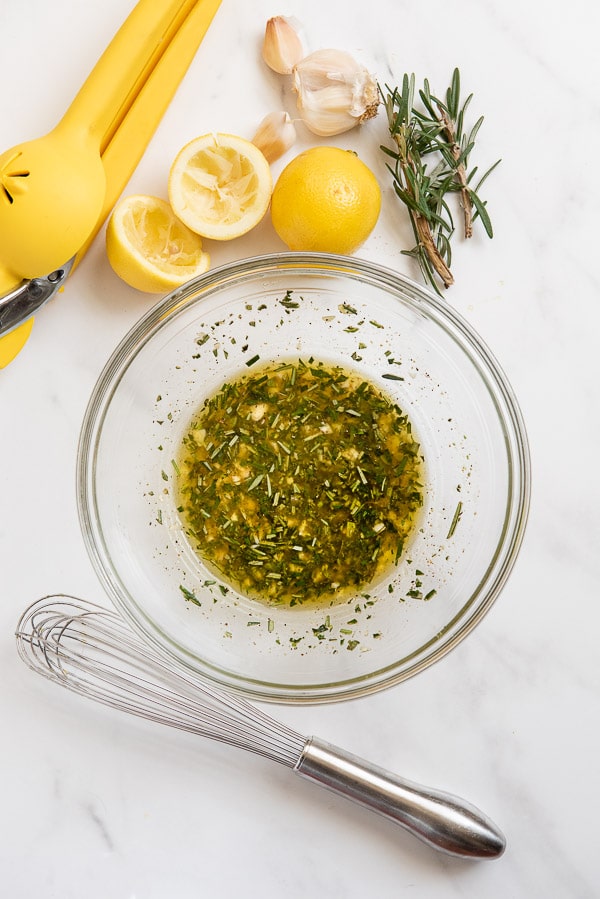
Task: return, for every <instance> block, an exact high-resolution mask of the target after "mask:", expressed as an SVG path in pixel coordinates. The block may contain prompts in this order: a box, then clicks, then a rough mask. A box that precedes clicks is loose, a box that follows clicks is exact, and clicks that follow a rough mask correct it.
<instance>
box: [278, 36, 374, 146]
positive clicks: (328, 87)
mask: <svg viewBox="0 0 600 899" xmlns="http://www.w3.org/2000/svg"><path fill="white" fill-rule="evenodd" d="M293 76H294V90H295V91H296V92H297V94H298V99H297V105H298V110H299V112H300V116H301V118H302V120H303V121H304V124H305V125H306V126H307V128H309V129H310V130H311V131H312V132H313V133H314V134H318V135H320V136H322V137H330V136H331V135H334V134H342V132H344V131H349V130H350V129H351V128H354V127H355V126H356V125H358V124H360V123H361V122H364V121H366V120H367V119H370V118H372V117H373V116H375V115H377V108H378V106H379V93H378V90H377V81H376V80H375V78H374V76H373V75H371V74H370V72H368V71H367V69H366V68H365V67H364V66H362V65H360V64H359V63H357V62H356V60H355V59H353V57H352V56H351V55H350V54H349V53H346V52H345V51H343V50H317V51H315V52H314V53H311V54H309V55H308V56H306V57H305V58H304V59H301V60H300V62H298V63H296V65H295V66H294V68H293Z"/></svg>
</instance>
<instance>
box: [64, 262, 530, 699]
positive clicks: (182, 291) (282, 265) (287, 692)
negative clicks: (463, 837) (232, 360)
mask: <svg viewBox="0 0 600 899" xmlns="http://www.w3.org/2000/svg"><path fill="white" fill-rule="evenodd" d="M307 268H308V269H310V270H311V271H313V272H315V273H319V272H323V273H325V274H332V275H340V276H350V277H357V278H359V279H365V278H366V279H368V280H371V281H375V282H376V284H377V285H378V286H379V287H382V288H386V287H388V286H389V287H393V289H394V292H397V291H398V288H399V287H400V288H401V289H403V290H405V291H408V293H409V294H410V295H411V299H412V300H413V301H415V302H417V303H418V304H421V305H422V306H423V307H424V308H426V309H428V310H433V311H434V312H435V316H436V317H439V318H441V319H443V320H444V321H445V322H448V323H449V324H450V326H451V327H452V329H454V330H455V331H456V332H457V333H458V335H459V336H460V338H461V339H462V341H464V342H466V343H467V345H468V347H469V350H470V353H471V354H472V356H474V359H473V360H472V361H476V363H477V368H478V369H479V371H480V373H481V374H483V373H485V378H484V380H485V382H486V384H487V385H488V389H489V388H490V385H491V386H492V387H493V388H494V390H490V393H491V395H492V399H493V402H494V405H495V407H496V410H497V412H498V416H499V421H500V423H501V427H502V431H503V435H504V442H505V446H506V449H507V456H508V460H509V466H508V475H509V477H508V487H507V511H506V514H505V519H504V526H503V529H502V533H501V535H500V538H499V540H498V543H497V546H496V551H495V553H494V555H493V557H492V558H491V560H490V562H489V565H488V567H487V569H486V571H485V572H484V574H483V576H482V578H481V579H480V581H479V584H478V586H477V589H476V590H475V591H474V592H473V594H472V596H471V597H470V600H469V602H468V603H465V605H463V606H462V607H461V609H460V612H459V613H458V614H457V615H456V616H454V618H453V619H452V620H451V621H450V622H448V623H447V624H446V626H445V627H444V628H443V630H442V632H441V633H442V634H443V633H444V632H446V631H449V630H451V629H452V626H453V624H455V623H456V621H457V619H459V618H460V617H463V618H464V621H463V623H462V625H461V626H460V627H458V628H457V629H456V630H455V631H454V632H453V633H452V634H451V636H450V638H449V639H447V640H440V639H439V636H440V635H436V638H435V640H433V639H432V640H430V641H429V642H428V643H427V644H425V645H424V646H421V647H419V650H418V651H417V652H418V655H419V658H417V659H416V661H414V663H412V664H409V665H408V666H404V667H403V668H402V669H401V670H395V669H394V665H393V664H392V665H387V666H385V668H383V669H379V670H377V671H374V672H369V673H368V674H367V675H358V676H356V677H353V678H350V679H346V680H344V681H341V682H336V683H334V684H319V685H317V686H314V685H311V686H309V687H307V686H306V685H285V684H273V683H271V682H263V681H259V680H254V679H251V678H249V677H247V676H239V677H238V676H232V675H230V674H227V676H225V677H224V676H223V675H224V672H222V671H221V669H219V668H218V666H216V665H214V664H212V663H210V662H209V663H207V662H206V661H205V660H199V659H198V658H197V657H196V656H194V654H193V653H191V652H189V651H188V650H186V649H184V648H183V647H180V646H178V645H177V644H176V642H175V641H173V640H171V639H170V638H168V637H167V635H165V634H164V633H163V632H162V631H161V630H160V628H159V627H158V626H157V625H155V624H154V622H153V621H152V620H151V619H150V618H149V617H147V616H145V622H142V621H140V619H139V617H138V616H136V615H135V614H134V613H133V612H132V610H131V608H130V607H129V605H128V603H127V602H126V601H125V599H124V598H123V596H122V595H121V592H120V590H119V588H118V586H117V584H116V583H115V580H114V578H113V577H112V576H111V571H110V569H111V568H113V566H112V563H111V561H110V558H109V559H108V560H105V559H104V557H103V554H102V552H101V549H100V545H99V544H100V543H101V541H99V540H98V539H97V534H99V533H100V532H101V528H100V527H99V524H98V522H97V520H96V518H95V515H94V503H93V501H90V494H91V495H92V497H93V491H91V486H92V485H93V483H94V471H95V460H96V454H97V442H98V438H99V436H100V434H101V432H102V424H103V420H104V417H105V415H106V413H107V410H108V408H109V406H110V403H111V401H112V398H113V396H114V395H115V393H116V391H117V389H118V386H119V383H120V381H121V378H122V377H123V375H124V373H125V371H126V368H127V361H128V360H129V359H131V358H133V356H132V351H133V350H135V351H136V352H137V351H139V349H141V348H142V347H143V346H144V345H145V343H146V342H147V341H148V340H150V339H151V338H152V336H153V334H154V333H155V328H156V327H157V326H158V325H160V322H161V321H162V320H163V319H164V320H166V319H167V318H169V317H170V316H169V313H171V312H173V311H175V310H176V309H177V307H182V308H184V307H185V305H186V300H188V299H190V298H194V297H197V296H198V294H199V293H206V291H208V290H210V291H211V292H213V291H216V290H218V289H220V288H221V287H223V286H225V285H226V284H229V283H232V282H234V281H239V279H240V278H242V279H243V277H244V276H245V278H246V279H250V278H251V277H252V278H253V277H256V276H257V274H260V275H262V276H264V275H266V274H267V273H268V272H269V271H277V272H280V271H284V270H286V269H287V270H290V271H295V270H300V269H303V270H306V269H307ZM495 391H497V395H496V392H495ZM500 405H502V411H501V410H500ZM515 482H516V484H515ZM515 486H516V491H515ZM76 497H77V509H78V517H79V524H80V529H81V533H82V536H83V541H84V544H85V547H86V550H87V553H88V556H89V558H90V560H91V562H92V566H93V568H94V570H95V572H96V574H97V576H98V577H99V579H100V582H101V584H102V585H103V586H104V589H105V591H106V593H107V594H108V596H109V598H110V599H111V601H112V602H113V604H114V605H115V607H116V608H117V609H118V611H119V612H120V613H121V614H122V615H123V616H124V617H125V619H126V620H127V621H128V623H129V624H130V625H131V626H132V627H133V629H134V630H135V631H137V632H138V634H139V635H141V636H142V637H143V638H145V639H146V640H147V641H149V642H150V643H151V644H152V645H153V646H154V648H155V649H156V650H157V651H158V652H159V653H161V654H163V655H167V656H168V657H169V658H170V659H171V660H173V658H176V659H177V660H178V661H179V662H180V663H181V664H182V665H183V666H184V667H186V668H188V669H192V670H193V671H194V672H195V673H196V675H198V676H201V677H205V678H206V679H208V680H211V681H213V682H214V683H217V684H219V685H220V686H222V687H223V686H225V687H226V688H228V689H233V690H235V691H238V692H241V693H243V694H244V695H245V696H248V697H251V698H254V699H259V700H261V701H266V702H269V701H271V702H278V703H294V704H311V703H313V704H314V703H324V702H332V701H339V700H346V699H352V698H357V697H359V696H365V695H368V694H371V693H374V692H376V691H379V690H381V689H384V688H387V687H390V686H393V685H395V684H398V683H401V682H402V681H405V680H408V679H409V678H412V677H414V676H415V675H416V674H418V673H419V672H421V671H423V670H425V669H426V668H429V667H430V666H431V665H433V664H435V663H436V662H438V661H439V660H441V659H442V658H443V657H445V656H446V655H447V654H448V653H449V652H450V651H451V650H452V649H454V648H456V646H458V644H459V643H461V642H462V640H463V639H464V638H465V637H466V636H467V635H468V634H469V633H470V632H471V631H472V630H473V629H474V628H475V627H476V626H477V625H478V624H479V623H480V622H481V620H482V619H483V618H484V616H485V615H486V614H487V612H488V611H489V610H490V608H491V607H492V605H493V604H494V603H495V601H496V599H497V598H498V596H499V595H500V593H501V591H502V589H503V588H504V586H505V584H506V581H507V579H508V577H509V575H510V573H511V572H512V570H513V567H514V565H515V562H516V559H517V557H518V554H519V552H520V549H521V546H522V542H523V538H524V534H525V529H526V525H527V520H528V516H529V507H530V498H531V457H530V450H529V442H528V437H527V432H526V428H525V423H524V419H523V415H522V412H521V409H520V407H519V404H518V401H517V399H516V396H515V393H514V391H513V389H512V386H511V385H510V383H509V381H508V378H507V377H506V375H505V373H504V371H503V369H502V367H501V366H500V364H499V363H498V361H497V359H496V357H495V356H494V354H493V353H492V352H491V350H490V349H489V347H488V346H487V344H486V342H485V341H484V340H483V339H482V338H481V336H480V335H479V334H478V333H477V331H476V330H475V328H473V326H471V325H470V324H469V323H468V322H467V321H466V320H465V319H464V318H463V317H462V315H461V314H460V313H458V312H457V311H456V310H455V309H454V308H453V307H452V306H450V305H449V304H448V303H447V302H446V301H445V300H444V298H443V297H440V296H438V295H436V294H435V293H434V292H433V291H432V290H430V289H429V288H428V287H426V286H424V285H422V284H419V283H417V282H415V281H413V280H411V279H410V278H408V277H407V276H405V275H403V274H401V273H399V272H396V271H395V270H394V269H392V268H390V267H387V266H384V265H381V264H379V263H374V262H371V261H368V260H364V259H361V258H356V257H354V256H352V257H350V256H337V255H332V254H326V253H297V252H282V253H269V254H263V255H259V256H252V257H248V258H246V259H242V260H236V261H233V262H229V263H225V264H224V265H221V266H219V267H217V268H215V269H212V270H209V271H208V272H206V273H205V274H203V275H201V276H199V277H198V278H195V279H193V280H192V281H189V282H187V283H186V284H185V285H183V286H182V287H179V288H177V289H176V290H174V291H171V292H170V293H168V294H167V295H166V296H164V297H162V298H161V299H159V300H158V301H157V302H156V303H155V304H154V305H153V306H151V308H150V309H149V310H148V311H147V312H146V313H144V314H143V315H142V316H141V317H140V318H139V319H138V320H137V321H136V322H135V323H134V325H133V326H132V327H131V328H130V329H129V331H128V332H127V333H126V334H125V335H124V337H123V338H122V339H121V341H120V342H119V343H118V345H117V346H116V347H115V348H114V350H113V351H112V353H111V355H110V356H109V358H108V360H107V361H106V363H105V365H104V366H103V368H102V370H101V372H100V375H99V376H98V378H97V381H96V383H95V386H94V388H93V390H92V393H91V395H90V398H89V400H88V403H87V407H86V409H85V412H84V416H83V420H82V424H81V430H80V435H79V441H78V446H77V464H76ZM500 558H501V564H500V565H499V566H498V568H497V570H496V571H495V573H494V576H493V579H492V581H491V583H488V578H489V574H490V571H492V570H493V569H494V568H495V567H496V566H497V563H498V560H499V559H500ZM107 562H108V564H107ZM113 570H114V573H115V574H116V573H117V572H116V570H115V569H114V568H113ZM482 590H483V591H484V592H485V596H484V598H483V600H482V601H480V603H479V605H478V606H477V608H476V609H475V610H474V611H473V612H472V613H471V614H469V615H466V616H465V610H467V609H468V608H470V607H472V606H473V605H474V603H475V602H476V600H478V599H479V598H480V593H481V592H482ZM142 614H143V613H142ZM433 643H437V644H438V645H437V646H436V647H435V648H434V649H433V651H432V652H429V653H427V654H426V655H423V650H425V649H426V648H427V647H428V646H430V645H431V644H433ZM169 644H170V645H169ZM415 654H417V653H415ZM194 660H196V661H202V671H201V672H200V671H199V669H198V667H197V665H196V664H194ZM408 660H410V656H408Z"/></svg>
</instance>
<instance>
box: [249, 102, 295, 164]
mask: <svg viewBox="0 0 600 899" xmlns="http://www.w3.org/2000/svg"><path fill="white" fill-rule="evenodd" d="M295 142H296V129H295V127H294V123H293V122H292V120H291V119H290V117H289V115H288V114H287V112H270V113H269V114H268V115H266V116H265V117H264V119H263V120H262V122H261V123H260V125H259V126H258V128H257V129H256V134H255V135H254V137H253V138H252V143H253V144H254V146H255V147H258V149H259V150H262V152H263V154H264V156H265V157H266V159H267V161H268V162H275V160H276V159H279V157H280V156H283V154H284V153H286V152H287V151H288V150H289V149H290V147H291V146H293V144H294V143H295Z"/></svg>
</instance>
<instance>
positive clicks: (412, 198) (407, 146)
mask: <svg viewBox="0 0 600 899" xmlns="http://www.w3.org/2000/svg"><path fill="white" fill-rule="evenodd" d="M380 92H381V96H382V99H383V103H384V106H385V109H386V113H387V119H388V127H389V132H390V136H391V138H392V140H393V141H394V145H395V146H394V148H393V149H391V148H390V147H386V146H382V147H381V149H382V150H383V152H384V153H386V154H387V155H388V156H390V157H391V158H392V159H393V164H388V169H389V170H390V172H391V173H392V177H393V184H394V190H395V192H396V194H397V196H398V197H399V198H400V200H402V202H403V203H404V204H405V206H406V207H407V209H408V214H409V217H410V221H411V225H412V228H413V232H414V235H415V240H416V245H415V246H414V247H413V249H412V250H406V251H404V252H406V254H407V255H408V256H412V257H413V258H415V259H416V260H417V261H418V263H419V265H420V268H421V271H422V273H423V277H424V278H425V280H426V281H428V282H429V283H430V284H431V285H432V287H434V289H435V290H436V291H437V292H438V293H440V290H439V286H438V285H439V282H440V281H441V283H442V284H443V285H444V287H450V285H451V284H453V283H454V277H453V275H452V272H451V271H450V266H451V263H452V252H451V246H450V240H451V238H452V236H453V234H454V231H455V227H454V220H453V217H452V211H451V208H450V206H449V204H448V197H449V195H450V194H453V193H458V194H459V195H460V202H461V205H462V209H463V221H464V236H465V238H470V237H471V236H472V234H473V223H474V222H475V221H476V219H477V218H479V219H480V220H481V223H482V225H483V227H484V229H485V232H486V234H487V235H488V237H490V238H491V237H493V230H492V223H491V221H490V217H489V214H488V211H487V208H486V203H485V201H483V200H481V198H480V197H479V190H480V188H481V185H482V184H483V182H484V181H485V180H486V178H487V177H488V176H489V175H490V173H491V172H492V171H493V170H494V169H495V168H496V166H497V165H498V164H499V162H500V160H498V161H497V162H495V163H494V165H492V166H491V167H490V168H489V169H488V170H487V172H485V174H484V175H483V176H482V177H481V178H480V179H479V181H478V182H477V184H476V185H475V186H473V183H474V178H475V175H476V173H477V167H474V168H473V169H471V170H470V171H467V169H468V164H469V157H470V155H471V152H472V150H473V147H474V146H475V139H476V137H477V133H478V131H479V129H480V128H481V125H482V123H483V117H480V118H479V119H478V120H477V121H476V123H475V125H474V126H473V127H472V128H471V129H470V130H469V131H466V130H465V113H466V111H467V109H468V106H469V104H470V102H471V99H472V97H473V95H472V94H469V96H468V97H467V99H466V100H465V101H464V103H462V104H461V99H460V73H459V70H458V69H455V70H454V72H453V75H452V81H451V84H450V87H449V88H448V90H447V91H446V97H445V100H441V99H439V98H438V97H436V96H434V95H433V94H432V93H431V89H430V86H429V82H428V81H427V80H425V81H424V85H423V88H422V89H421V90H420V91H419V95H418V96H419V99H420V101H421V104H420V107H417V106H415V76H414V75H410V76H409V75H404V78H403V79H402V87H401V88H399V87H395V88H390V87H389V86H388V85H386V86H385V91H383V90H381V88H380ZM429 158H432V159H433V165H432V166H431V167H429V168H428V162H429Z"/></svg>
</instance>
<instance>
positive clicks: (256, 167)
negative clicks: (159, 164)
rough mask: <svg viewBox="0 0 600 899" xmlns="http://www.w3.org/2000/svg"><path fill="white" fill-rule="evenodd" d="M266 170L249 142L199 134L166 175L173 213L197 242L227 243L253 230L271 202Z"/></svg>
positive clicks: (268, 168)
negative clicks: (226, 241)
mask: <svg viewBox="0 0 600 899" xmlns="http://www.w3.org/2000/svg"><path fill="white" fill-rule="evenodd" d="M272 188H273V181H272V177H271V169H270V167H269V163H268V162H267V160H266V158H265V156H264V155H263V153H262V152H261V151H260V150H259V149H258V147H255V146H254V144H252V143H250V141H247V140H245V138H243V137H237V136H236V135H233V134H221V133H218V134H205V135H203V136H202V137H197V138H195V139H194V140H192V141H190V142H189V143H188V144H186V146H185V147H183V149H182V150H180V152H179V153H178V155H177V156H176V158H175V161H174V162H173V165H172V166H171V170H170V173H169V200H170V202H171V206H172V207H173V210H174V212H175V214H176V215H177V216H178V218H180V219H181V221H182V222H184V223H185V224H186V225H187V226H188V228H191V230H192V231H194V232H195V233H196V234H200V235H201V236H202V237H209V238H212V239H213V240H232V239H233V238H235V237H240V236H241V235H242V234H246V232H248V231H250V229H251V228H254V226H255V225H257V224H258V223H259V222H260V220H261V219H262V218H263V216H264V214H265V213H266V211H267V209H268V207H269V202H270V200H271V191H272Z"/></svg>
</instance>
